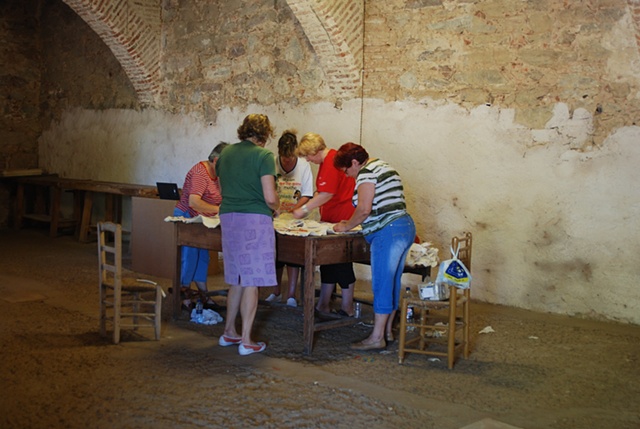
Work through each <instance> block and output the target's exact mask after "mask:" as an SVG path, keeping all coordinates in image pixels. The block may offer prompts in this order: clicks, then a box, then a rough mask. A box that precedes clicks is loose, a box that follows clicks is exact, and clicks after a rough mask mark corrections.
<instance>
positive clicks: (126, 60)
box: [63, 0, 161, 106]
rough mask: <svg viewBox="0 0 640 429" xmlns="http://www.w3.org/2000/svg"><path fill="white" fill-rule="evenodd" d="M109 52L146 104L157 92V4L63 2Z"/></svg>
mask: <svg viewBox="0 0 640 429" xmlns="http://www.w3.org/2000/svg"><path fill="white" fill-rule="evenodd" d="M63 1H64V2H65V3H66V4H67V5H68V6H69V7H70V8H71V9H73V10H74V11H75V12H76V13H77V14H78V15H79V16H80V17H81V18H82V19H83V20H84V21H85V22H86V23H87V24H89V26H90V27H91V28H92V29H93V31H95V32H96V34H98V36H100V38H101V39H102V40H103V42H104V43H105V44H106V45H107V46H108V47H109V49H111V52H113V54H114V55H115V57H116V58H117V59H118V61H119V62H120V64H121V65H122V68H123V69H124V71H125V73H126V74H127V76H128V77H129V80H131V83H132V85H133V87H134V89H135V90H136V93H137V94H138V99H139V101H140V103H141V104H142V105H143V106H144V105H150V104H152V103H153V102H154V101H156V98H157V95H158V93H159V88H160V85H159V76H160V13H161V11H160V2H158V1H157V0H137V1H135V2H130V1H126V2H123V1H117V2H116V1H109V0H107V1H105V0H63Z"/></svg>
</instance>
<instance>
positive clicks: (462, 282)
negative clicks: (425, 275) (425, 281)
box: [436, 246, 471, 289]
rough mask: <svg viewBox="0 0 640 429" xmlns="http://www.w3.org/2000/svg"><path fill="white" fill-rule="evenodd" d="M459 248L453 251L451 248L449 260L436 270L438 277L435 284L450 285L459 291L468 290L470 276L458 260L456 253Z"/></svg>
mask: <svg viewBox="0 0 640 429" xmlns="http://www.w3.org/2000/svg"><path fill="white" fill-rule="evenodd" d="M459 251H460V246H458V248H457V249H456V251H455V252H454V251H453V248H451V255H452V258H451V259H447V260H446V261H442V262H441V263H440V268H439V270H438V277H437V278H436V284H443V283H444V284H447V285H452V286H455V287H457V288H460V289H468V288H469V286H470V284H471V274H470V273H469V270H468V269H467V267H465V266H464V263H463V262H462V261H461V260H460V259H458V252H459Z"/></svg>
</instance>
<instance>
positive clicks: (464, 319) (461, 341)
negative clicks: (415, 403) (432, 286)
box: [398, 232, 472, 369]
mask: <svg viewBox="0 0 640 429" xmlns="http://www.w3.org/2000/svg"><path fill="white" fill-rule="evenodd" d="M471 240H472V236H471V233H470V232H467V233H465V234H464V235H463V236H462V237H453V239H452V240H451V247H452V248H453V249H454V250H455V249H456V248H458V245H459V246H460V251H459V252H458V259H460V260H461V261H462V262H463V263H464V265H465V266H466V267H467V269H468V270H469V271H471ZM470 300H471V292H470V289H459V288H457V287H455V286H449V299H448V300H444V301H425V300H422V299H420V298H410V299H406V298H403V299H402V302H401V304H400V309H401V314H400V339H399V345H398V361H399V363H401V364H402V363H403V362H404V358H405V354H406V353H419V354H423V355H430V356H437V357H446V358H447V367H448V368H449V369H451V368H453V364H454V362H455V358H456V356H457V355H459V354H460V352H462V355H463V356H464V358H465V359H466V358H468V357H469V302H470ZM408 306H413V309H414V322H413V323H409V322H407V308H408ZM407 331H411V332H407ZM408 337H411V338H409V339H408Z"/></svg>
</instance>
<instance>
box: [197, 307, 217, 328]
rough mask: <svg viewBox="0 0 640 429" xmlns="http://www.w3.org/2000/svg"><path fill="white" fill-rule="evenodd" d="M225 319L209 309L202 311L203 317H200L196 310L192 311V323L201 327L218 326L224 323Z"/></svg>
mask: <svg viewBox="0 0 640 429" xmlns="http://www.w3.org/2000/svg"><path fill="white" fill-rule="evenodd" d="M223 320H224V319H223V318H222V316H220V315H219V314H218V313H216V312H215V311H213V310H210V309H208V308H205V309H204V310H202V315H201V316H200V317H198V314H196V309H195V308H194V309H193V310H191V321H192V322H193V323H198V324H200V325H216V324H218V323H220V322H222V321H223Z"/></svg>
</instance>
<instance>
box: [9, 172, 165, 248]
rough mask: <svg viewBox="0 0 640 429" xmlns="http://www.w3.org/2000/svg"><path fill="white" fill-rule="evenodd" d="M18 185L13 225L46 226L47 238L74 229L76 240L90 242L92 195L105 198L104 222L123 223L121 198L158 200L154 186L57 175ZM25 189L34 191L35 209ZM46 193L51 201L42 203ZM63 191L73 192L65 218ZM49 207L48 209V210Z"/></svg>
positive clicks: (25, 179) (23, 180) (20, 179)
mask: <svg viewBox="0 0 640 429" xmlns="http://www.w3.org/2000/svg"><path fill="white" fill-rule="evenodd" d="M14 180H15V182H16V184H17V191H16V203H15V226H16V228H21V227H22V223H23V219H31V220H34V221H38V222H45V223H47V222H48V223H49V235H50V236H51V237H55V236H56V235H57V234H58V229H59V228H68V227H74V226H75V235H76V237H77V238H78V240H79V241H83V242H86V241H88V239H89V229H90V223H91V212H92V209H93V196H94V195H95V194H104V195H105V216H104V220H111V221H114V222H117V223H120V222H121V221H122V197H123V196H139V197H147V198H157V196H158V195H157V190H156V187H155V186H149V185H137V184H132V183H118V182H101V181H96V180H83V179H68V178H63V177H59V176H57V175H43V176H28V177H18V178H15V179H14ZM26 188H35V190H36V198H35V203H34V204H33V206H34V207H27V206H28V205H29V204H27V198H26V195H25V189H26ZM47 189H48V190H49V198H50V201H49V203H48V204H47V203H46V202H45V201H44V191H45V190H47ZM64 191H72V192H73V196H74V199H73V201H74V202H73V216H72V218H70V219H64V218H62V217H61V216H60V201H61V197H62V193H63V192H64ZM47 206H48V207H47Z"/></svg>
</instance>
